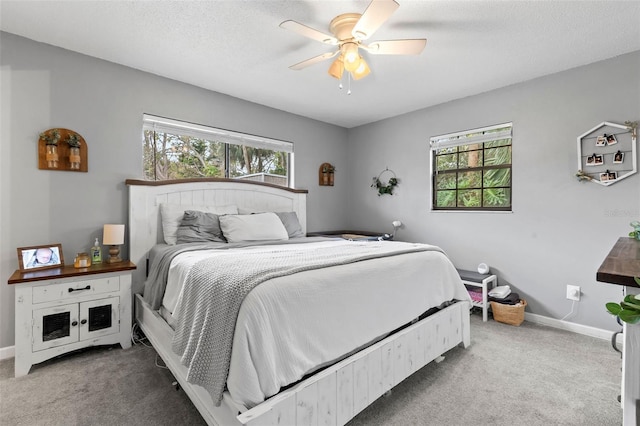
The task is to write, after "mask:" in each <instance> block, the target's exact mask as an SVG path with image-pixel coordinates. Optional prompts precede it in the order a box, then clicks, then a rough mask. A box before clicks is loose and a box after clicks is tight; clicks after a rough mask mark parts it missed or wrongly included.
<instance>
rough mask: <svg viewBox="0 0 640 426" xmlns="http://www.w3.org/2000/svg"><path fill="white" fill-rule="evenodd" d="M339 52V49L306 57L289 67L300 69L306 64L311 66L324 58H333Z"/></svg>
mask: <svg viewBox="0 0 640 426" xmlns="http://www.w3.org/2000/svg"><path fill="white" fill-rule="evenodd" d="M339 52H340V51H339V50H336V51H335V52H327V53H323V54H322V55H318V56H314V57H313V58H310V59H307V60H306V61H302V62H300V63H297V64H295V65H291V66H290V67H289V68H291V69H292V70H301V69H303V68H306V67H308V66H311V65H313V64H317V63H318V62H322V61H324V60H325V59H329V58H333V57H334V56H336V55H337V54H338V53H339Z"/></svg>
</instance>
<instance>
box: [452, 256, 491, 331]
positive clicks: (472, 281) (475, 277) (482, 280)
mask: <svg viewBox="0 0 640 426" xmlns="http://www.w3.org/2000/svg"><path fill="white" fill-rule="evenodd" d="M458 274H460V278H461V279H462V282H463V283H464V285H469V286H473V287H480V288H481V289H482V301H481V302H478V301H476V300H473V301H472V302H471V304H472V305H473V306H477V307H479V308H482V321H484V322H486V321H487V317H488V314H487V310H488V309H489V301H488V300H487V298H488V296H487V294H488V293H489V290H491V289H492V288H493V287H495V286H497V285H498V277H497V276H495V275H492V274H480V273H478V272H474V271H466V270H464V269H458Z"/></svg>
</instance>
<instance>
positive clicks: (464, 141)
mask: <svg viewBox="0 0 640 426" xmlns="http://www.w3.org/2000/svg"><path fill="white" fill-rule="evenodd" d="M511 130H512V123H504V124H497V125H495V126H489V127H483V128H480V129H474V130H467V131H463V132H456V133H449V134H447V135H441V136H433V137H432V138H431V139H430V144H431V149H432V150H438V149H442V148H449V147H453V146H460V145H469V144H474V143H484V142H491V141H497V140H501V139H511Z"/></svg>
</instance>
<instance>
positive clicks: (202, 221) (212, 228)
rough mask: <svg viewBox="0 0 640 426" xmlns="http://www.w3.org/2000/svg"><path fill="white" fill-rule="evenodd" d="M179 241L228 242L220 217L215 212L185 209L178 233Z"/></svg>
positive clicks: (181, 242) (180, 242) (182, 242)
mask: <svg viewBox="0 0 640 426" xmlns="http://www.w3.org/2000/svg"><path fill="white" fill-rule="evenodd" d="M176 238H177V243H178V244H185V243H199V242H205V241H218V242H223V243H226V242H227V240H226V239H225V238H224V236H223V235H222V230H221V229H220V217H219V216H218V215H217V214H215V213H207V212H201V211H197V210H185V212H184V216H183V217H182V220H181V221H180V225H178V231H177V233H176Z"/></svg>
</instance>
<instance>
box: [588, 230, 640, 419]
mask: <svg viewBox="0 0 640 426" xmlns="http://www.w3.org/2000/svg"><path fill="white" fill-rule="evenodd" d="M639 276H640V241H638V240H636V239H634V238H629V237H621V238H619V239H618V241H617V242H616V243H615V245H614V246H613V248H612V249H611V251H610V252H609V254H608V255H607V257H606V258H605V259H604V262H602V265H601V266H600V268H599V269H598V272H597V274H596V280H598V281H600V282H605V283H609V284H618V285H622V286H624V293H625V295H626V294H640V288H639V287H638V285H637V284H636V282H635V280H634V277H639ZM622 327H623V334H624V348H623V351H622V398H621V404H622V424H623V425H624V426H636V425H637V424H638V423H637V420H640V417H639V416H638V412H637V410H638V401H639V400H640V324H635V325H632V324H627V323H623V326H622Z"/></svg>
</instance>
